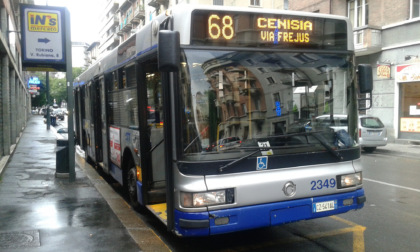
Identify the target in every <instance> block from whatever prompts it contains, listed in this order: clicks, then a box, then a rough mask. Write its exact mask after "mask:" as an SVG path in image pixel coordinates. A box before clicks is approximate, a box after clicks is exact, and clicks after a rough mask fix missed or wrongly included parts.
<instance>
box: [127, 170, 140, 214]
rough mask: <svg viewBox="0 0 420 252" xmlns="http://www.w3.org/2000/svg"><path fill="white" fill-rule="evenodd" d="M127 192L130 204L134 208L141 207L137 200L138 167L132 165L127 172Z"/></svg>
mask: <svg viewBox="0 0 420 252" xmlns="http://www.w3.org/2000/svg"><path fill="white" fill-rule="evenodd" d="M127 193H128V198H129V200H130V205H131V206H132V207H133V208H134V209H139V207H140V204H139V202H138V200H137V170H136V167H131V168H130V170H129V171H128V173H127Z"/></svg>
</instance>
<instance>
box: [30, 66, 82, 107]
mask: <svg viewBox="0 0 420 252" xmlns="http://www.w3.org/2000/svg"><path fill="white" fill-rule="evenodd" d="M82 72H83V69H82V68H81V67H74V68H73V71H72V74H73V78H76V77H77V76H79V75H80V74H81V73H82ZM29 75H30V76H37V77H38V78H39V80H40V81H41V89H40V90H39V93H40V94H39V95H37V96H36V97H34V98H32V107H42V106H44V105H47V86H46V85H47V84H46V83H47V82H46V73H45V72H31V73H29ZM49 75H50V81H49V86H50V88H49V91H50V105H53V103H54V99H55V100H56V102H57V104H58V105H60V103H61V102H62V101H63V100H64V101H67V84H66V83H67V80H66V77H64V78H54V74H53V73H50V74H49Z"/></svg>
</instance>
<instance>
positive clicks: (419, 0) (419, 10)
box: [411, 0, 420, 18]
mask: <svg viewBox="0 0 420 252" xmlns="http://www.w3.org/2000/svg"><path fill="white" fill-rule="evenodd" d="M419 16H420V0H411V18H417V17H419Z"/></svg>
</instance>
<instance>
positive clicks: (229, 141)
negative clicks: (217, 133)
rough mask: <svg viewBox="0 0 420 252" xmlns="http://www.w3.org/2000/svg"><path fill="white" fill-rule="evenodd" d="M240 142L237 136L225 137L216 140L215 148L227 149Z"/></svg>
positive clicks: (236, 145)
mask: <svg viewBox="0 0 420 252" xmlns="http://www.w3.org/2000/svg"><path fill="white" fill-rule="evenodd" d="M241 143H242V141H241V140H240V139H239V137H227V138H223V139H220V140H219V141H218V142H217V148H216V149H217V150H218V151H221V150H228V149H232V148H235V147H238V146H240V145H241Z"/></svg>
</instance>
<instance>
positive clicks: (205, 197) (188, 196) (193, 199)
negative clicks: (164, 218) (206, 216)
mask: <svg viewBox="0 0 420 252" xmlns="http://www.w3.org/2000/svg"><path fill="white" fill-rule="evenodd" d="M233 195H234V190H233V188H231V189H225V190H217V191H208V192H195V193H191V192H181V205H182V207H206V206H213V205H222V204H231V203H233V201H234V196H233Z"/></svg>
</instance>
